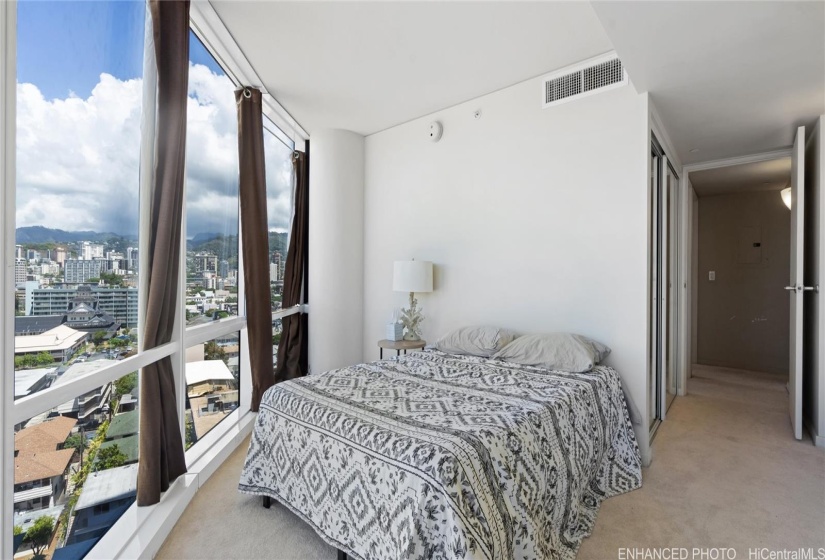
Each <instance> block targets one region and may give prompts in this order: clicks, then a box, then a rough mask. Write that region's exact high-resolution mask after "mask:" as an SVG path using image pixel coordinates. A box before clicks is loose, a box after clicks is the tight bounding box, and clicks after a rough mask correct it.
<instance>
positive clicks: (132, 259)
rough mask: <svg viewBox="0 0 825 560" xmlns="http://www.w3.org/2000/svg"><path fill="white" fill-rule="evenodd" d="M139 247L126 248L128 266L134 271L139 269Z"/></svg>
mask: <svg viewBox="0 0 825 560" xmlns="http://www.w3.org/2000/svg"><path fill="white" fill-rule="evenodd" d="M138 262H139V261H138V249H137V247H127V248H126V268H127V269H129V270H131V271H132V272H137V269H138Z"/></svg>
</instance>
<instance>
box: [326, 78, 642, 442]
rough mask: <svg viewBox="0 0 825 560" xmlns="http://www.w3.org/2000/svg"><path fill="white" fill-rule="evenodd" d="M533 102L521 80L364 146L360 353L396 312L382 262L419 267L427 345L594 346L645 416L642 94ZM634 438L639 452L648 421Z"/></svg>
mask: <svg viewBox="0 0 825 560" xmlns="http://www.w3.org/2000/svg"><path fill="white" fill-rule="evenodd" d="M540 91H541V88H540V81H539V80H538V79H534V80H529V81H527V82H524V83H521V84H518V85H515V86H513V87H510V88H507V89H504V90H501V91H499V92H496V93H493V94H490V95H487V96H484V97H481V98H479V99H476V100H473V101H471V102H467V103H464V104H461V105H458V106H456V107H452V108H450V109H447V110H445V111H442V112H439V113H436V114H435V115H432V116H430V117H426V118H421V119H417V120H415V121H411V122H409V123H406V124H403V125H400V126H397V127H394V128H391V129H389V130H386V131H383V132H380V133H377V134H374V135H371V136H368V137H367V139H366V186H365V194H364V275H365V276H364V295H365V297H364V310H365V311H364V356H363V357H364V359H365V360H374V359H377V358H378V349H377V347H376V341H377V340H378V339H380V338H383V336H382V335H383V332H384V324H385V323H386V322H387V319H388V317H389V314H390V312H391V310H392V309H393V307H401V306H404V305H405V298H406V295H405V294H400V293H393V292H392V290H391V286H392V262H393V260H396V259H407V258H413V257H414V258H416V259H422V260H431V261H433V262H434V263H435V266H436V272H435V291H434V292H433V293H431V294H421V295H419V298H418V299H419V303H420V304H421V305H422V306H423V308H424V314H425V321H424V324H423V335H424V338H426V339H427V340H429V341H432V340H434V339H435V338H437V337H438V336H440V335H441V334H443V333H444V332H445V331H447V330H448V329H450V328H453V327H457V326H460V325H466V324H472V323H491V324H496V325H501V326H505V327H510V328H514V329H517V330H519V331H522V332H547V331H556V330H564V331H574V332H578V333H582V334H586V335H589V336H592V337H594V338H596V339H598V340H600V341H602V342H604V343H606V344H608V345H609V346H610V347H611V348H612V349H613V353H612V355H611V356H610V358H609V360H608V363H610V364H611V365H613V366H615V367H616V368H617V369H618V370H619V371H620V373H622V375H623V376H624V377H625V379H626V380H627V382H628V384H629V386H630V388H631V391H632V393H633V395H634V397H635V400H636V403H637V404H638V405H639V406H640V408H641V409H642V410H643V413H644V414H645V416H647V414H646V412H645V409H646V407H647V397H646V386H647V328H648V325H647V294H648V241H647V239H648V210H647V208H648V192H647V190H648V189H647V184H648V181H647V165H648V152H649V151H650V150H649V144H648V137H649V136H648V99H647V95H639V94H637V93H636V92H635V91H634V90H633V88H632V86H627V87H623V88H620V89H616V90H612V91H608V92H605V93H601V94H598V95H594V96H591V97H587V98H584V99H580V100H576V101H573V102H570V103H566V104H563V105H559V106H556V107H553V108H549V109H542V108H541V95H540ZM476 110H480V111H481V118H479V119H475V118H474V116H473V113H474V111H476ZM433 119H438V120H440V121H441V122H442V123H443V125H444V136H443V138H442V139H441V141H440V142H438V143H432V142H430V140H429V139H428V136H427V125H428V123H429V122H430V121H431V120H433ZM313 139H314V136H313ZM313 149H314V148H313ZM313 157H314V154H313ZM314 320H315V321H317V320H318V318H317V316H316V317H315V318H314ZM637 436H638V437H639V440H640V445H641V447H642V449H643V456H644V457H645V458H647V457H649V454H648V447H647V440H648V437H647V424H645V426H644V427H642V428H641V429H640V430H637Z"/></svg>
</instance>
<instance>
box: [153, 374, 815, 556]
mask: <svg viewBox="0 0 825 560" xmlns="http://www.w3.org/2000/svg"><path fill="white" fill-rule="evenodd" d="M689 390H690V393H691V394H690V395H689V396H687V397H681V398H678V399H676V401H675V402H674V404H673V406H672V407H671V408H670V411H669V412H668V420H667V421H666V422H665V423H664V424H663V425H662V427H661V428H660V430H659V433H658V434H657V436H656V439H655V440H654V442H653V463H652V464H651V467H650V468H649V469H646V470H645V472H644V487H643V488H641V489H640V490H636V491H635V492H631V493H629V494H625V495H622V496H617V497H615V498H611V499H609V500H607V501H605V502H604V504H603V505H602V509H601V512H600V513H599V517H598V520H597V521H596V527H595V529H594V531H593V535H592V536H591V537H590V538H588V539H585V541H584V543H583V544H582V546H581V549H580V551H579V556H578V558H579V560H591V559H592V560H607V559H617V558H619V549H620V548H623V547H688V548H690V549H692V548H693V547H734V548H736V549H737V556H736V557H737V558H748V549H749V548H762V547H767V548H771V549H797V548H799V547H823V546H825V450H823V449H819V448H815V447H814V446H813V445H811V442H810V439H807V440H805V441H802V442H798V441H796V440H794V439H793V437H792V434H791V428H790V422H789V420H788V414H787V402H788V398H787V392H786V390H785V387H784V381H783V380H781V379H779V378H777V377H775V376H770V375H765V374H754V373H748V372H737V371H730V370H723V369H720V368H708V367H703V366H697V367H696V368H695V369H694V377H693V378H692V379H691V380H690V386H689ZM245 450H246V446H245V445H244V446H242V448H241V449H239V450H238V451H237V452H236V453H235V454H234V455H233V456H232V457H231V458H230V459H229V460H228V461H227V462H226V463H225V464H224V465H223V466H221V468H220V469H219V470H218V472H217V473H215V475H213V477H212V478H211V479H210V480H209V481H208V482H207V483H206V485H204V487H203V488H202V489H201V490H200V492H198V494H197V495H196V496H195V498H194V500H193V501H192V503H191V504H190V506H189V508H188V509H187V510H186V512H185V513H184V515H183V517H181V519H180V520H179V521H178V523H177V525H176V526H175V528H174V529H173V530H172V533H171V535H170V536H169V538H168V539H167V541H166V542H165V543H164V545H163V548H162V549H161V550H160V553H159V554H158V558H160V559H163V560H167V559H174V560H183V559H197V560H203V559H207V558H226V559H238V560H240V559H244V560H245V559H253V558H254V559H258V558H261V559H263V558H271V559H285V560H286V559H290V560H291V559H301V560H303V559H307V560H310V559H324V560H333V559H334V558H335V551H334V550H333V549H332V548H331V547H329V546H327V545H326V544H325V543H324V542H323V541H322V540H321V539H320V538H319V537H318V536H317V535H315V533H314V532H313V531H312V529H310V528H309V526H307V525H306V524H304V523H303V522H301V521H300V520H299V519H298V518H297V517H295V516H294V515H292V514H291V513H289V512H288V511H286V510H285V508H283V507H279V506H273V508H272V509H270V510H265V509H263V508H262V507H261V504H260V499H257V498H252V497H249V496H243V495H241V494H238V492H237V490H236V488H237V483H238V477H239V473H240V469H241V466H242V464H243V457H244V452H245ZM691 552H692V551H691ZM624 557H625V558H626V557H627V555H626V554H625V555H624ZM380 560H389V559H380Z"/></svg>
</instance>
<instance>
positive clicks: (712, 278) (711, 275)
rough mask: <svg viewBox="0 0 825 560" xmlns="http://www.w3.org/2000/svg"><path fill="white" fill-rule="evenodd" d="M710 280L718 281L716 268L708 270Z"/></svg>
mask: <svg viewBox="0 0 825 560" xmlns="http://www.w3.org/2000/svg"><path fill="white" fill-rule="evenodd" d="M708 280H710V281H711V282H715V281H716V271H715V270H711V271H710V272H708Z"/></svg>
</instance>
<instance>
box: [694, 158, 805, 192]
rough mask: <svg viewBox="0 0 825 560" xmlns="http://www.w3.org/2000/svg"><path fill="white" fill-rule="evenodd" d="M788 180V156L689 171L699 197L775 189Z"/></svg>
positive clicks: (789, 163) (781, 187)
mask: <svg viewBox="0 0 825 560" xmlns="http://www.w3.org/2000/svg"><path fill="white" fill-rule="evenodd" d="M790 181H791V158H790V157H784V158H781V159H774V160H769V161H760V162H756V163H744V164H741V165H731V166H728V167H720V168H717V169H707V170H705V171H692V172H691V173H690V183H691V184H692V185H693V189H694V190H695V191H696V195H697V196H699V197H703V196H714V195H719V194H733V193H743V192H754V191H778V190H781V189H783V188H785V187H786V186H788V183H790Z"/></svg>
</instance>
